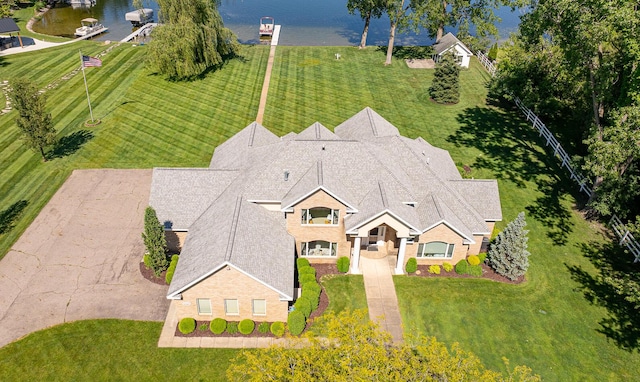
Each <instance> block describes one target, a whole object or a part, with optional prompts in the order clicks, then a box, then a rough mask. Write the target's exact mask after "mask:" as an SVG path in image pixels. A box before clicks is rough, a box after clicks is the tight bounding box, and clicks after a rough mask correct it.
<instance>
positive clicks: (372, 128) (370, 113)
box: [367, 107, 378, 137]
mask: <svg viewBox="0 0 640 382" xmlns="http://www.w3.org/2000/svg"><path fill="white" fill-rule="evenodd" d="M372 111H373V110H372V109H371V108H369V107H367V117H368V118H369V124H370V125H371V131H372V132H373V136H374V137H377V136H378V128H377V127H376V123H375V122H374V120H373V115H372Z"/></svg>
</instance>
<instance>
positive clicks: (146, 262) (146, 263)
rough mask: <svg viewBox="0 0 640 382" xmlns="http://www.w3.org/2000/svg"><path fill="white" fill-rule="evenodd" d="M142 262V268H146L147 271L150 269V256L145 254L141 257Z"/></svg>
mask: <svg viewBox="0 0 640 382" xmlns="http://www.w3.org/2000/svg"><path fill="white" fill-rule="evenodd" d="M142 262H143V263H144V266H145V267H147V269H151V255H149V254H148V253H145V254H144V256H143V257H142Z"/></svg>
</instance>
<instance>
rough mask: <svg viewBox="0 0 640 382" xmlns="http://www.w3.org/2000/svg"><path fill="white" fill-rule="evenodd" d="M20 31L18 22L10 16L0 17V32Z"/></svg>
mask: <svg viewBox="0 0 640 382" xmlns="http://www.w3.org/2000/svg"><path fill="white" fill-rule="evenodd" d="M10 32H20V28H19V27H18V24H16V22H15V21H13V19H12V18H11V17H4V18H1V19H0V33H10Z"/></svg>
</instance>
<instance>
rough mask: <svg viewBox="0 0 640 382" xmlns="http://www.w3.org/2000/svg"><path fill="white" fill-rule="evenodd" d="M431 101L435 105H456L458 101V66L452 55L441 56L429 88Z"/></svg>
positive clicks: (449, 53)
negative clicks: (435, 103)
mask: <svg viewBox="0 0 640 382" xmlns="http://www.w3.org/2000/svg"><path fill="white" fill-rule="evenodd" d="M429 95H430V96H431V99H432V100H434V101H435V102H437V103H446V104H452V103H458V101H459V100H460V66H459V65H458V64H457V63H456V60H455V57H454V56H453V53H451V52H448V53H445V54H444V55H442V57H441V59H440V62H439V63H438V66H437V67H436V70H435V73H434V75H433V82H432V83H431V87H430V88H429Z"/></svg>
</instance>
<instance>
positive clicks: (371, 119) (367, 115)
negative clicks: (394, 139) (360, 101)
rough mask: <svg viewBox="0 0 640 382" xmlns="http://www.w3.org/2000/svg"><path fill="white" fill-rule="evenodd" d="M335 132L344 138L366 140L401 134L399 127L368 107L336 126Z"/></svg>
mask: <svg viewBox="0 0 640 382" xmlns="http://www.w3.org/2000/svg"><path fill="white" fill-rule="evenodd" d="M334 131H335V133H336V135H338V136H339V137H341V138H343V139H355V140H359V141H361V140H365V139H371V138H377V137H388V136H395V135H400V132H398V129H397V128H396V127H395V126H393V125H392V124H391V123H389V121H387V120H386V119H384V118H382V117H381V116H380V114H378V113H376V112H375V111H373V109H371V108H369V107H366V108H364V109H363V110H362V111H361V112H359V113H358V114H356V115H354V116H353V117H351V118H349V119H347V120H346V121H344V122H342V123H341V124H340V125H338V126H336V128H335V130H334Z"/></svg>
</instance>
